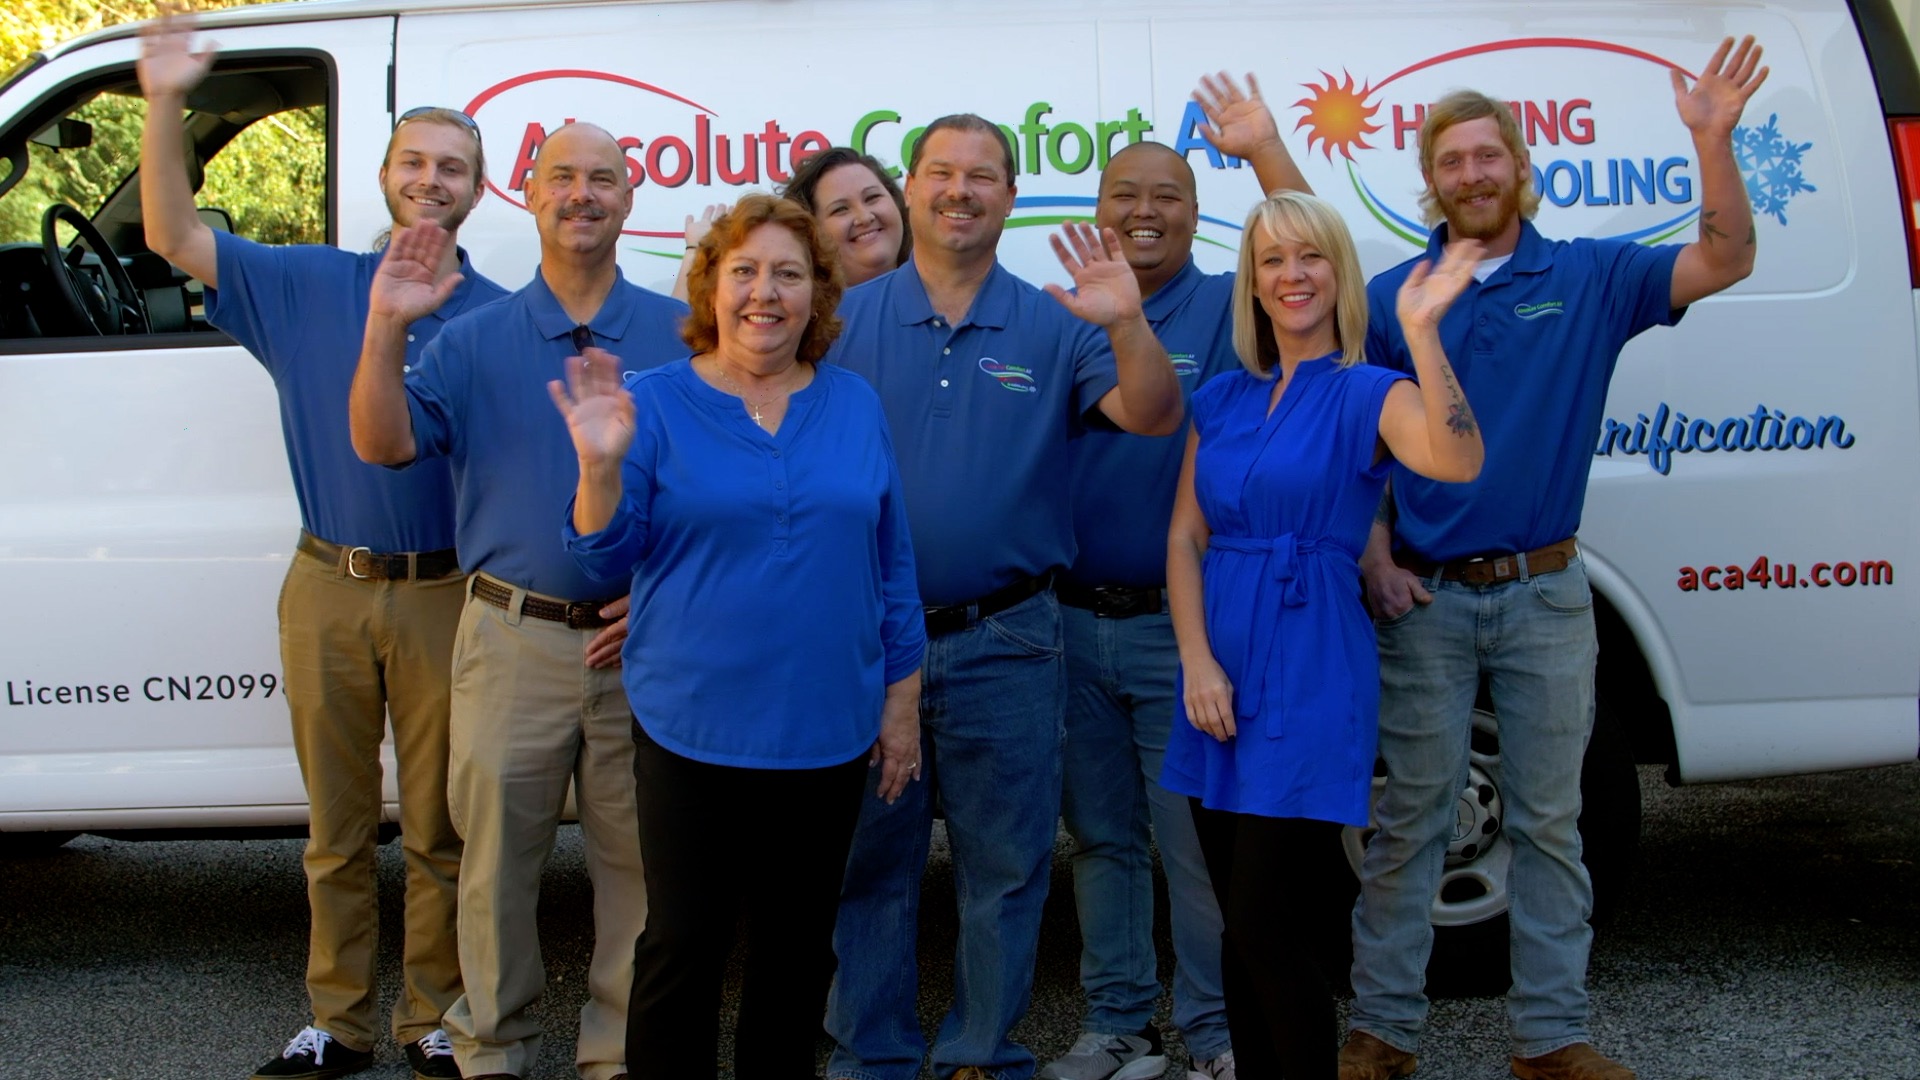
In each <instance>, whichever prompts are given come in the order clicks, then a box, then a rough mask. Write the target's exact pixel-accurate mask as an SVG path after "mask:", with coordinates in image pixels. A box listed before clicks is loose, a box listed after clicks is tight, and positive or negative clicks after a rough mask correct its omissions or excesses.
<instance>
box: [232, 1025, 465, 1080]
mask: <svg viewBox="0 0 1920 1080" xmlns="http://www.w3.org/2000/svg"><path fill="white" fill-rule="evenodd" d="M371 1064H373V1051H371V1050H355V1049H354V1048H352V1047H350V1046H344V1045H342V1044H341V1043H340V1042H339V1041H338V1040H336V1039H335V1038H334V1037H333V1036H331V1035H329V1034H327V1033H326V1032H324V1031H321V1030H320V1029H319V1028H317V1027H307V1028H301V1029H300V1034H298V1035H295V1036H294V1037H293V1041H292V1042H290V1043H288V1044H287V1048H286V1049H285V1050H282V1051H280V1056H279V1057H276V1058H274V1059H273V1060H272V1061H269V1062H267V1063H266V1064H265V1065H262V1066H260V1069H259V1071H257V1072H255V1073H254V1074H253V1077H252V1080H328V1078H329V1077H334V1076H345V1075H347V1074H348V1073H356V1072H359V1071H360V1070H361V1069H364V1068H366V1067H367V1066H369V1065H371ZM454 1075H456V1076H457V1075H459V1074H458V1073H455V1074H454Z"/></svg>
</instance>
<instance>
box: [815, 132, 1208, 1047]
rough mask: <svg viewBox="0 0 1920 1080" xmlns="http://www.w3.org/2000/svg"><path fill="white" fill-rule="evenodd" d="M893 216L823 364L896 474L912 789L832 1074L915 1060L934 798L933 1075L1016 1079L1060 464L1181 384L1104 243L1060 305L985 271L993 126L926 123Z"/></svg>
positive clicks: (869, 863)
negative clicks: (906, 530) (914, 696)
mask: <svg viewBox="0 0 1920 1080" xmlns="http://www.w3.org/2000/svg"><path fill="white" fill-rule="evenodd" d="M906 198H907V210H908V217H909V221H910V223H911V226H912V229H913V257H912V258H911V259H910V260H909V261H908V262H907V264H906V265H904V266H902V267H901V268H900V269H898V270H895V271H893V272H891V273H889V274H885V275H883V276H881V277H879V278H876V279H874V280H873V281H870V282H868V283H866V284H864V285H861V286H860V287H858V288H856V289H852V290H850V291H849V292H848V293H847V296H846V299H845V300H844V301H843V302H842V303H841V307H840V314H841V317H842V318H843V319H844V320H845V322H846V331H845V332H844V333H843V334H841V336H840V339H839V341H838V342H836V343H835V346H834V351H833V352H832V354H831V355H829V357H828V359H829V360H831V361H833V362H835V363H838V364H840V365H842V366H844V367H848V368H851V369H853V370H854V371H857V372H859V373H860V374H862V375H864V376H866V377H867V379H868V380H869V381H871V382H872V383H873V385H874V387H875V388H876V389H877V390H878V391H879V392H880V398H881V401H882V403H883V404H884V406H885V408H886V411H887V420H888V424H889V426H890V428H891V429H892V433H893V440H894V447H895V450H896V452H897V453H898V455H899V459H900V473H901V478H902V480H903V482H904V484H905V488H906V492H907V507H908V511H907V514H908V520H909V523H910V525H911V527H912V531H913V546H914V554H915V561H916V562H917V563H918V570H919V579H920V595H921V599H922V601H923V602H924V603H926V604H927V605H928V607H927V610H926V620H927V636H928V638H929V640H928V643H927V654H926V663H925V684H924V687H923V689H922V693H921V699H920V715H921V732H922V734H921V741H922V747H921V749H922V754H923V755H924V756H923V758H922V761H923V763H924V776H925V779H926V781H927V782H926V783H918V784H910V785H909V786H908V790H907V793H906V794H905V795H904V796H902V797H901V798H900V799H899V800H898V801H897V802H895V803H893V804H892V805H888V804H887V803H885V802H882V801H881V800H879V799H875V798H869V799H867V800H866V801H865V803H864V804H863V807H862V811H861V820H860V825H859V828H858V831H857V832H856V833H855V836H854V841H853V852H852V855H851V857H850V859H849V862H848V866H847V877H846V883H845V887H844V889H843V891H842V895H841V904H840V918H839V925H838V927H837V929H836V931H835V934H834V949H835V952H836V953H837V954H838V955H839V958H840V969H839V975H838V978H837V980H836V982H835V985H834V990H833V994H832V1000H831V1003H830V1005H829V1009H828V1016H827V1028H828V1032H829V1033H830V1034H831V1035H833V1037H834V1039H835V1041H836V1043H837V1045H836V1047H835V1048H834V1052H833V1056H832V1059H831V1060H830V1061H829V1063H828V1066H827V1075H828V1076H830V1077H857V1078H861V1080H910V1078H912V1077H915V1076H917V1075H918V1074H919V1072H920V1069H921V1063H922V1059H923V1058H925V1057H926V1056H927V1053H928V1050H927V1041H926V1038H925V1036H924V1035H923V1033H922V1032H921V1029H920V1021H919V1016H918V1011H917V1008H916V1002H917V1000H918V997H919V978H918V968H917V967H916V965H915V958H914V945H915V938H916V929H917V923H918V912H919V899H920V876H921V873H922V871H923V870H924V868H925V866H926V859H927V847H928V843H929V837H930V832H931V828H932V813H933V801H934V798H935V796H936V794H937V796H938V798H939V801H940V805H941V807H942V808H943V809H944V811H945V813H946V820H947V835H948V838H949V840H950V842H951V844H952V847H953V860H954V877H955V880H956V883H957V885H958V888H959V890H960V915H961V919H960V941H959V948H958V955H957V957H956V963H955V972H954V974H955V985H954V1001H953V1007H952V1010H951V1011H950V1012H949V1013H948V1014H947V1016H946V1018H945V1020H944V1021H942V1023H941V1025H940V1031H939V1034H938V1035H937V1036H936V1038H935V1040H934V1043H933V1046H932V1055H931V1056H932V1067H933V1071H934V1075H936V1076H938V1077H942V1078H945V1077H949V1076H965V1077H988V1076H991V1077H998V1078H1000V1080H1023V1078H1025V1077H1030V1076H1032V1075H1033V1070H1034V1060H1033V1055H1032V1054H1031V1053H1029V1052H1028V1051H1027V1049H1026V1048H1025V1047H1023V1046H1020V1045H1018V1044H1017V1043H1015V1042H1013V1041H1012V1040H1011V1039H1010V1038H1009V1037H1008V1033H1009V1032H1010V1031H1011V1030H1012V1028H1013V1025H1014V1023H1015V1022H1017V1021H1018V1020H1019V1019H1020V1016H1021V1015H1022V1014H1023V1013H1024V1012H1025V1011H1026V1008H1027V1001H1028V998H1029V995H1030V992H1031V990H1032V985H1033V964H1034V955H1035V951H1036V949H1037V947H1038V943H1039V931H1040V909H1041V904H1042V902H1043V901H1044V900H1045V899H1046V892H1047V873H1048V865H1049V862H1050V859H1051V854H1052V850H1053V836H1054V828H1055V824H1054V823H1055V821H1056V820H1057V819H1058V816H1059V808H1060V740H1061V716H1062V708H1063V706H1064V696H1065V689H1066V681H1065V669H1064V665H1063V664H1062V661H1061V630H1060V609H1059V605H1058V603H1057V602H1056V601H1055V599H1054V596H1053V590H1052V584H1053V578H1054V575H1055V574H1056V573H1057V572H1058V571H1059V570H1061V569H1062V568H1064V567H1065V566H1067V565H1068V564H1069V563H1070V562H1071V561H1072V559H1073V551H1074V541H1073V521H1072V512H1071V505H1070V500H1069V469H1068V465H1069V462H1068V457H1067V444H1068V440H1069V439H1070V438H1071V437H1073V436H1074V435H1075V434H1076V433H1077V432H1078V431H1080V430H1082V429H1084V428H1085V427H1087V426H1089V425H1093V424H1112V425H1114V426H1116V427H1119V428H1121V429H1123V430H1127V431H1133V432H1138V433H1141V434H1152V435H1166V434H1169V433H1171V432H1172V431H1174V430H1175V429H1176V428H1178V427H1179V424H1180V415H1181V412H1180V386H1179V382H1178V380H1177V379H1176V378H1175V376H1174V374H1173V368H1172V366H1171V365H1170V364H1169V363H1168V361H1167V354H1166V350H1164V349H1162V348H1161V347H1160V343H1159V341H1158V340H1156V339H1155V338H1154V336H1153V330H1152V328H1151V327H1149V326H1148V324H1147V320H1146V318H1145V316H1144V315H1143V314H1142V312H1141V308H1140V289H1139V286H1138V285H1137V284H1136V283H1135V281H1134V278H1133V274H1132V272H1131V271H1129V270H1128V268H1127V266H1126V264H1125V263H1123V262H1121V261H1119V260H1118V259H1117V258H1116V257H1115V254H1114V252H1115V250H1116V248H1117V240H1116V239H1115V238H1114V237H1112V236H1111V234H1109V235H1108V236H1106V237H1105V238H1104V239H1103V238H1101V237H1100V236H1098V235H1097V234H1096V233H1095V231H1094V230H1092V229H1089V228H1087V227H1086V226H1080V227H1079V228H1078V229H1074V230H1071V231H1070V232H1069V238H1070V240H1071V241H1072V245H1073V250H1072V251H1071V252H1070V251H1069V250H1068V248H1067V245H1066V244H1064V243H1062V242H1061V241H1060V240H1059V239H1056V240H1055V241H1054V248H1055V251H1056V253H1058V254H1059V255H1060V257H1061V261H1062V262H1063V263H1065V264H1066V265H1067V266H1068V268H1069V269H1070V270H1071V271H1072V272H1073V276H1074V281H1075V284H1076V286H1077V291H1076V292H1075V293H1071V294H1070V293H1068V292H1066V291H1065V290H1063V289H1061V288H1060V287H1059V286H1055V285H1049V286H1048V287H1047V292H1048V293H1051V294H1052V295H1053V297H1054V299H1048V298H1047V296H1045V295H1042V293H1041V290H1039V289H1036V288H1034V287H1033V286H1031V285H1028V284H1026V283H1025V282H1022V281H1020V280H1019V279H1018V278H1016V277H1014V276H1013V275H1012V274H1011V273H1009V272H1008V271H1007V270H1006V269H1005V268H1003V267H1002V266H1000V264H999V262H998V260H997V258H996V255H995V253H996V250H997V248H998V245H999V241H1000V234H1001V232H1002V231H1003V229H1004V228H1005V225H1006V219H1007V216H1008V214H1009V213H1011V211H1012V209H1013V200H1014V157H1013V148H1012V146H1011V145H1010V144H1009V143H1008V142H1007V138H1006V135H1005V134H1004V133H1003V132H1002V131H1001V130H1000V129H999V128H998V127H996V126H995V125H993V124H992V123H989V122H988V121H986V120H983V119H981V118H980V117H978V116H974V115H971V114H960V115H954V116H945V117H941V118H940V119H938V120H935V121H934V122H933V123H931V124H929V125H928V126H927V128H926V130H925V131H924V132H923V133H922V134H921V136H920V137H919V138H918V139H917V140H915V142H914V146H913V150H912V154H911V160H910V161H909V163H908V176H907V184H906Z"/></svg>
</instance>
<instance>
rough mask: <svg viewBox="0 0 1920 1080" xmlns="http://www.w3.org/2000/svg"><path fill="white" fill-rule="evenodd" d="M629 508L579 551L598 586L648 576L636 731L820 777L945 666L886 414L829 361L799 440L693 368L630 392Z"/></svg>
mask: <svg viewBox="0 0 1920 1080" xmlns="http://www.w3.org/2000/svg"><path fill="white" fill-rule="evenodd" d="M626 385H627V389H628V392H630V393H631V394H632V395H633V400H634V408H635V426H636V428H637V431H636V434H635V436H634V441H633V447H632V449H631V450H629V451H628V452H627V458H626V462H625V464H624V467H623V469H622V485H623V491H622V494H621V499H620V505H619V506H618V508H617V509H616V510H615V511H614V515H613V518H612V520H611V521H609V522H608V524H607V527H606V528H605V529H602V530H601V531H599V532H597V533H592V534H590V535H587V536H581V535H580V534H579V533H578V532H577V531H575V530H574V528H573V507H572V504H571V502H569V504H568V507H567V519H566V522H565V525H564V528H563V532H562V535H563V537H564V539H565V541H566V544H567V549H568V550H569V551H570V552H572V553H573V557H574V558H575V559H577V560H578V561H579V562H580V565H581V568H582V569H584V570H585V571H586V572H587V573H588V574H590V575H593V576H595V577H601V578H615V577H619V576H622V575H627V574H631V575H632V578H633V593H632V601H633V603H632V611H631V613H630V615H629V622H628V636H627V641H626V645H625V647H624V648H623V649H622V650H621V660H622V663H623V664H624V666H625V672H624V681H625V684H626V688H627V698H628V700H629V701H630V702H631V703H632V706H633V715H634V720H635V721H636V722H637V723H639V724H640V726H641V727H643V728H645V729H646V732H647V734H648V735H649V736H650V737H652V738H653V740H654V741H655V742H657V743H659V744H660V745H661V746H664V747H666V748H667V749H668V750H671V751H672V752H674V753H676V754H679V755H681V756H683V757H687V758H691V759H693V760H695V761H703V762H708V763H711V764H717V765H730V766H736V767H741V768H754V769H812V768H823V767H825V766H829V765H837V764H840V763H841V762H845V761H848V760H851V759H852V758H854V757H856V756H858V755H860V754H861V753H864V752H865V751H866V750H867V749H868V748H869V747H870V746H872V745H873V741H874V739H875V738H876V737H877V736H878V734H879V731H880V711H881V706H882V703H883V701H884V698H885V692H886V687H887V686H888V684H890V683H894V682H897V681H899V680H900V679H903V678H906V677H907V676H909V675H911V674H913V672H914V671H915V670H916V669H918V668H919V666H920V659H921V655H922V654H923V653H924V652H925V651H926V640H927V638H926V624H925V621H924V618H923V616H922V613H921V608H920V594H919V590H918V588H917V587H916V585H915V582H914V563H913V547H912V541H911V539H910V538H909V534H908V531H907V519H906V508H905V506H904V504H903V502H902V497H901V492H900V470H899V467H898V466H897V465H896V464H895V463H894V456H893V444H892V441H891V439H890V437H889V435H888V432H887V424H886V418H885V415H884V414H883V413H882V411H881V408H880V399H879V396H878V395H877V394H875V393H874V391H873V388H872V387H870V386H868V385H867V383H866V381H865V380H863V379H861V378H860V377H859V376H858V375H855V374H853V373H852V372H849V371H846V370H845V369H843V368H838V367H835V366H833V365H830V364H821V365H819V366H818V367H817V369H816V371H815V374H814V379H813V381H812V382H811V383H809V384H808V385H807V386H806V387H805V388H803V389H801V390H799V391H796V392H795V393H794V394H793V395H792V396H791V397H790V398H789V399H788V404H787V414H786V417H785V419H784V420H782V421H781V424H780V430H779V431H777V432H775V433H772V434H769V433H768V432H766V431H765V430H763V429H762V428H761V427H760V426H759V425H757V424H755V423H754V422H753V420H752V418H751V417H749V416H748V415H747V413H746V410H745V409H744V408H743V407H742V406H741V403H740V399H739V398H737V397H734V396H733V395H731V394H725V393H722V392H721V391H719V390H716V389H714V388H713V387H711V386H708V385H707V383H706V381H705V380H704V379H702V378H701V377H700V376H699V375H698V374H697V373H696V372H695V371H694V370H693V365H692V362H691V360H688V359H682V360H677V361H674V362H673V363H671V364H668V365H666V366H664V367H660V368H655V369H652V370H649V371H643V372H634V373H629V374H628V375H627V383H626Z"/></svg>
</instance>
